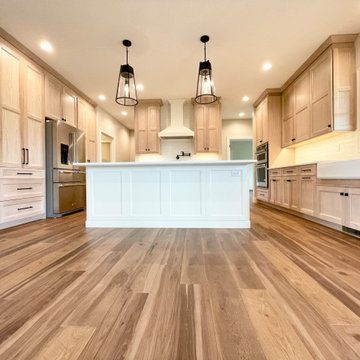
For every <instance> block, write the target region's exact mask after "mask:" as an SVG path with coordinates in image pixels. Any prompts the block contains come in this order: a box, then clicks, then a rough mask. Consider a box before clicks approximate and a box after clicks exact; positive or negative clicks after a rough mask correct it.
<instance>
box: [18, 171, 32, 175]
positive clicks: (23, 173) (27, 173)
mask: <svg viewBox="0 0 360 360" xmlns="http://www.w3.org/2000/svg"><path fill="white" fill-rule="evenodd" d="M16 174H17V175H32V174H33V173H31V172H18V173H16Z"/></svg>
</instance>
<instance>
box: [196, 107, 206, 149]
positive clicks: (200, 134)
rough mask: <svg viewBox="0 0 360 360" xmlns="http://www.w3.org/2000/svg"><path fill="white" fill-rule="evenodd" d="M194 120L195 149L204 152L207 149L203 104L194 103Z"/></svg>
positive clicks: (204, 108)
mask: <svg viewBox="0 0 360 360" xmlns="http://www.w3.org/2000/svg"><path fill="white" fill-rule="evenodd" d="M194 120H195V151H196V152H205V151H207V150H206V148H207V146H206V145H207V139H206V107H205V105H195V107H194Z"/></svg>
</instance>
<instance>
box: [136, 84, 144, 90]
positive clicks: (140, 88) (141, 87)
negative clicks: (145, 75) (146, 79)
mask: <svg viewBox="0 0 360 360" xmlns="http://www.w3.org/2000/svg"><path fill="white" fill-rule="evenodd" d="M136 89H137V90H139V91H142V90H144V85H143V84H139V85H136Z"/></svg>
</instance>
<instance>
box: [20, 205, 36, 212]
mask: <svg viewBox="0 0 360 360" xmlns="http://www.w3.org/2000/svg"><path fill="white" fill-rule="evenodd" d="M32 208H33V207H32V206H26V207H23V208H18V210H19V211H20V210H27V209H32Z"/></svg>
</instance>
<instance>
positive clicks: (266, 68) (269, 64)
mask: <svg viewBox="0 0 360 360" xmlns="http://www.w3.org/2000/svg"><path fill="white" fill-rule="evenodd" d="M271 68H272V64H271V63H270V62H266V63H265V64H264V65H263V66H262V69H263V70H264V71H266V70H269V69H271Z"/></svg>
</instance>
